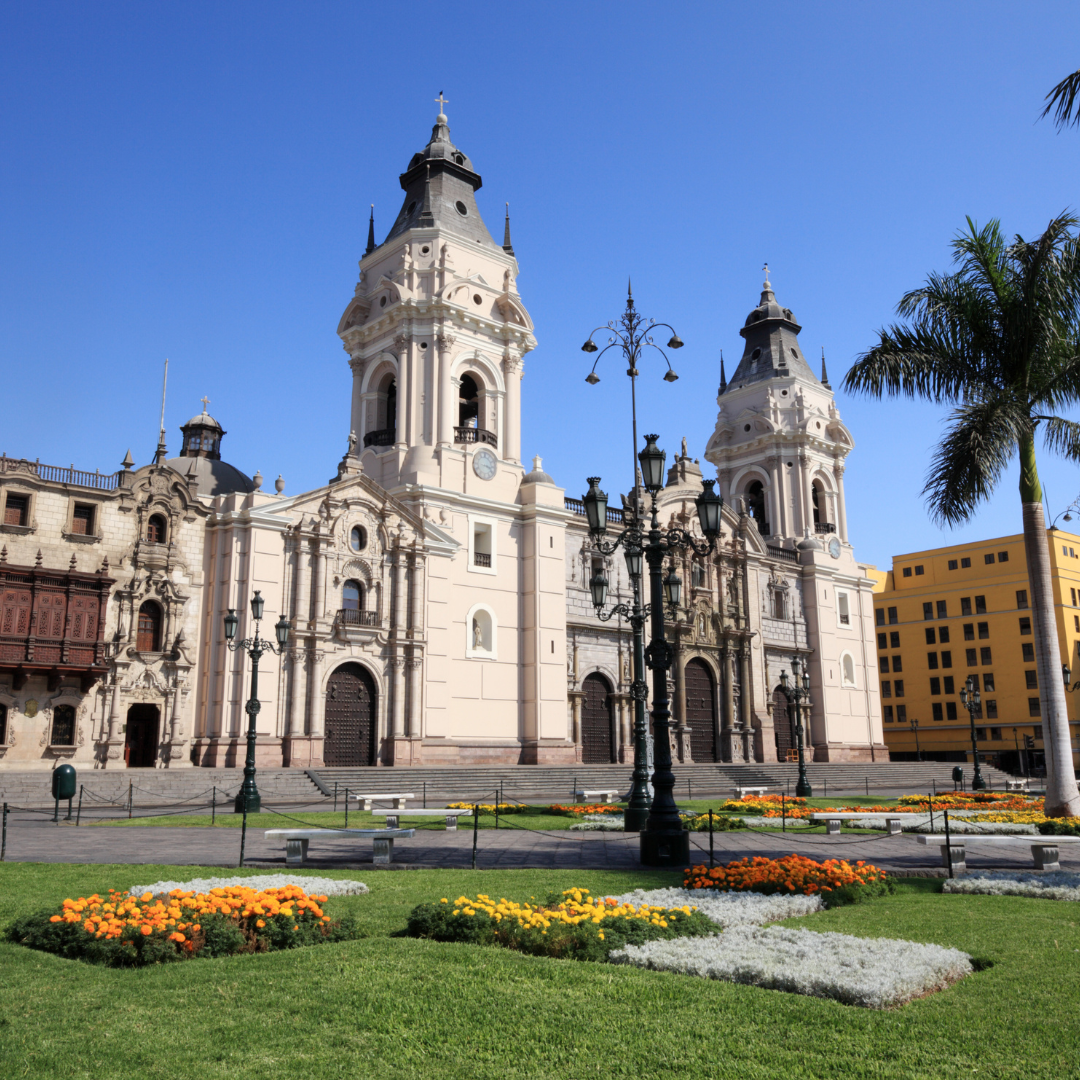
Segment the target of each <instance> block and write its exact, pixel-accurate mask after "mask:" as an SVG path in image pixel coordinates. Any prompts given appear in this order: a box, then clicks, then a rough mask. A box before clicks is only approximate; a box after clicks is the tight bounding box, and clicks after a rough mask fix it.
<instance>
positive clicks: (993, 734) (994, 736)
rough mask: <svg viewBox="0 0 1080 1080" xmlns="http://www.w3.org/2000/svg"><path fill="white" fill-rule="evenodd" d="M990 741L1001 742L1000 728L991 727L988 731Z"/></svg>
mask: <svg viewBox="0 0 1080 1080" xmlns="http://www.w3.org/2000/svg"><path fill="white" fill-rule="evenodd" d="M990 741H991V742H1001V728H999V727H992V728H991V729H990Z"/></svg>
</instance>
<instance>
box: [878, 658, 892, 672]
mask: <svg viewBox="0 0 1080 1080" xmlns="http://www.w3.org/2000/svg"><path fill="white" fill-rule="evenodd" d="M878 670H879V671H880V672H881V673H882V674H883V675H888V674H889V658H888V657H887V656H883V657H881V659H880V660H878Z"/></svg>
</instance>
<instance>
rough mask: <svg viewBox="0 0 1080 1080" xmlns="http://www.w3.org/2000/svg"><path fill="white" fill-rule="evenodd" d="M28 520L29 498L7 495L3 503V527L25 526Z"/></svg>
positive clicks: (11, 493)
mask: <svg viewBox="0 0 1080 1080" xmlns="http://www.w3.org/2000/svg"><path fill="white" fill-rule="evenodd" d="M29 519H30V496H29V495H16V494H14V493H13V492H9V493H8V497H7V501H6V502H5V503H4V524H5V525H26V524H27V523H28V521H29Z"/></svg>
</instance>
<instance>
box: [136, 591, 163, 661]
mask: <svg viewBox="0 0 1080 1080" xmlns="http://www.w3.org/2000/svg"><path fill="white" fill-rule="evenodd" d="M135 648H136V649H138V650H139V652H161V608H159V607H158V606H157V604H155V603H154V601H153V600H147V601H145V602H144V603H143V604H142V606H141V607H140V608H139V628H138V634H137V636H136V639H135Z"/></svg>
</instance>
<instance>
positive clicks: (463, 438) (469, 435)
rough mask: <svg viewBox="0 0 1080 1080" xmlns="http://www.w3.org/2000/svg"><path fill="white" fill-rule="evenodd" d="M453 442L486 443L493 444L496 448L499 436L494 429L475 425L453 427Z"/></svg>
mask: <svg viewBox="0 0 1080 1080" xmlns="http://www.w3.org/2000/svg"><path fill="white" fill-rule="evenodd" d="M454 442H455V443H487V444H488V446H494V447H495V448H496V449H498V446H499V438H498V436H497V435H496V434H495V432H494V431H487V430H485V429H484V428H475V427H456V428H454Z"/></svg>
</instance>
